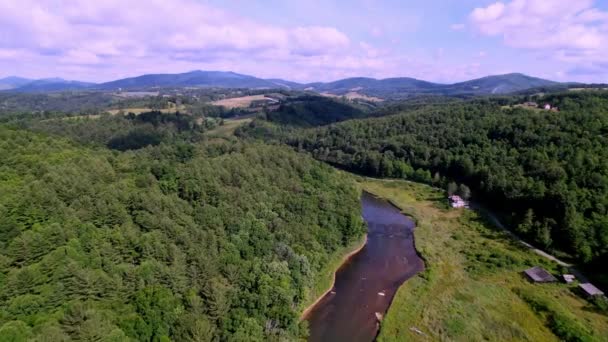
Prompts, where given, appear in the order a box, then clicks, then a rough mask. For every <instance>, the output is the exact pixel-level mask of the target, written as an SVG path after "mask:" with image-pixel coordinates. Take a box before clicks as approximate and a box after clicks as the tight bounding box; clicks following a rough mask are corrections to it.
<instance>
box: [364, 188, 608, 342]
mask: <svg viewBox="0 0 608 342" xmlns="http://www.w3.org/2000/svg"><path fill="white" fill-rule="evenodd" d="M361 185H362V187H363V188H364V189H366V190H367V191H370V192H372V193H374V194H376V195H379V196H381V197H384V198H386V199H389V200H390V201H392V202H393V203H394V204H396V205H398V206H399V207H400V208H402V209H403V211H404V212H405V213H407V214H408V215H411V216H412V217H414V218H415V220H416V221H417V228H416V231H415V238H416V246H417V249H418V250H419V251H420V253H421V254H422V256H423V257H424V259H425V262H426V270H425V271H424V272H423V273H422V274H420V275H418V276H416V277H414V278H412V279H410V280H408V281H406V282H405V283H404V284H403V285H402V286H401V288H400V289H399V291H398V292H397V295H396V296H395V299H394V301H393V303H392V305H391V307H390V309H389V311H388V313H387V315H386V317H385V319H384V320H383V322H382V325H381V331H380V335H379V337H378V340H379V341H409V340H421V341H559V340H564V341H608V317H607V316H606V315H605V314H600V313H598V312H596V311H595V309H594V307H593V306H592V305H591V304H590V303H588V302H587V301H586V300H583V299H581V298H580V297H579V296H578V295H577V293H576V286H575V285H565V284H561V283H560V284H557V283H555V284H542V285H541V284H531V283H529V282H528V281H527V280H525V279H524V277H523V276H522V274H521V272H522V271H523V270H524V269H526V268H528V267H530V266H534V265H541V266H543V267H545V268H546V269H548V270H550V271H551V272H553V273H554V274H556V275H557V274H560V271H561V269H560V266H558V265H556V264H554V263H552V262H550V261H548V260H546V259H544V258H542V257H540V256H538V255H537V254H535V253H533V252H531V251H530V250H528V249H526V248H524V247H522V246H521V245H520V244H519V243H517V242H515V241H513V240H512V239H511V238H510V237H509V236H508V235H507V234H506V233H505V232H504V231H502V230H499V229H496V228H494V227H493V226H492V225H491V224H489V223H487V222H486V221H485V220H484V219H483V218H482V217H480V216H479V215H478V214H476V213H475V212H473V211H470V210H453V209H449V208H448V207H447V203H446V201H445V197H444V195H443V194H442V193H441V192H439V191H437V190H434V189H432V188H430V187H427V186H425V185H420V184H414V183H408V182H401V181H377V180H369V179H361ZM416 330H418V331H416Z"/></svg>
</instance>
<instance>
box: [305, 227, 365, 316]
mask: <svg viewBox="0 0 608 342" xmlns="http://www.w3.org/2000/svg"><path fill="white" fill-rule="evenodd" d="M366 243H367V234H364V235H363V236H362V237H361V239H359V240H358V241H356V242H354V243H352V244H351V245H349V246H348V247H346V248H343V249H341V250H339V251H337V252H336V253H334V254H333V255H332V257H331V259H330V261H329V262H328V263H327V266H326V267H325V268H324V269H323V271H321V272H320V276H319V279H318V280H317V281H316V282H315V285H314V286H313V288H312V290H311V292H310V294H309V296H308V298H309V300H308V301H306V302H305V304H304V305H303V309H302V310H301V312H302V314H301V315H300V321H302V320H304V319H306V316H307V315H308V314H309V313H310V311H311V310H312V309H313V308H314V307H315V305H317V304H318V303H319V301H321V299H323V297H325V295H326V294H328V293H329V292H330V291H331V289H332V288H333V287H334V284H335V282H336V273H337V272H338V271H339V270H340V267H342V265H344V264H345V263H346V262H347V261H348V260H349V259H350V258H352V257H353V256H354V255H356V254H357V253H359V252H360V251H361V250H362V249H363V247H365V244H366Z"/></svg>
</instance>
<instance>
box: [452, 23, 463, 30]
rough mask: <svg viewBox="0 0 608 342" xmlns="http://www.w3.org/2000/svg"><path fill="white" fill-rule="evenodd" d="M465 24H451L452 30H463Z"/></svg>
mask: <svg viewBox="0 0 608 342" xmlns="http://www.w3.org/2000/svg"><path fill="white" fill-rule="evenodd" d="M465 27H466V26H465V25H464V24H452V25H450V30H452V31H462V30H464V29H465Z"/></svg>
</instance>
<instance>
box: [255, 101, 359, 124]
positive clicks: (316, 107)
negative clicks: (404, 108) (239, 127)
mask: <svg viewBox="0 0 608 342" xmlns="http://www.w3.org/2000/svg"><path fill="white" fill-rule="evenodd" d="M266 116H267V119H268V120H269V121H272V122H276V123H280V124H284V125H289V126H298V127H311V126H321V125H327V124H330V123H334V122H339V121H344V120H349V119H356V118H362V117H365V116H366V113H365V111H364V108H362V107H360V106H357V105H356V104H353V103H347V102H343V101H340V100H336V99H331V98H327V97H322V96H314V95H305V96H299V97H296V98H293V99H289V100H288V101H287V102H286V103H284V104H282V105H281V106H280V107H279V108H278V109H277V110H276V111H270V112H268V113H267V114H266Z"/></svg>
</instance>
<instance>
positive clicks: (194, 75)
mask: <svg viewBox="0 0 608 342" xmlns="http://www.w3.org/2000/svg"><path fill="white" fill-rule="evenodd" d="M149 87H220V88H287V87H286V86H284V85H279V84H277V82H274V81H271V80H264V79H261V78H257V77H253V76H249V75H242V74H237V73H234V72H230V71H200V70H199V71H191V72H187V73H183V74H149V75H143V76H138V77H131V78H125V79H121V80H116V81H112V82H107V83H102V84H98V85H96V86H95V88H98V89H118V88H122V89H129V88H149Z"/></svg>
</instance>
